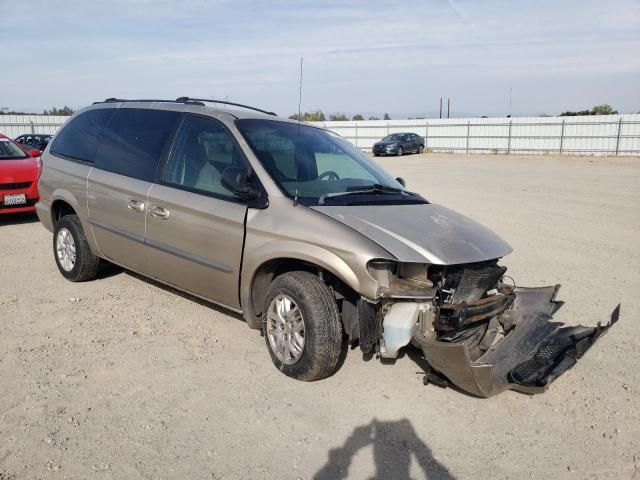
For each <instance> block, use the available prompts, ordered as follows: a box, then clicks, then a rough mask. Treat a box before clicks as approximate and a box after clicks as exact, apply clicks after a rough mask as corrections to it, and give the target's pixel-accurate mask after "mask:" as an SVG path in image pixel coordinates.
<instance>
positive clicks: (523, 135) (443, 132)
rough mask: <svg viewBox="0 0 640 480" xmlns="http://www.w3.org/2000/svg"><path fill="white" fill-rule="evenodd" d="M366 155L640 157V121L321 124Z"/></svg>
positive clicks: (9, 118)
mask: <svg viewBox="0 0 640 480" xmlns="http://www.w3.org/2000/svg"><path fill="white" fill-rule="evenodd" d="M67 118H68V117H64V116H46V115H0V133H4V134H5V135H7V136H9V137H12V138H15V137H17V136H18V135H21V134H23V133H55V131H56V130H57V129H58V127H59V126H60V125H62V124H63V123H64V122H65V121H66V119H67ZM315 124H316V125H319V126H322V127H325V128H328V129H329V130H331V131H334V132H336V133H338V134H340V135H342V136H343V137H345V138H346V139H348V140H350V141H351V142H352V143H353V144H355V145H356V146H357V147H359V148H361V149H363V150H370V149H371V147H372V146H373V144H374V143H375V142H376V141H377V140H380V139H381V138H382V137H384V136H385V135H388V134H390V133H396V132H413V133H416V134H418V135H420V136H422V137H424V139H425V147H426V149H427V151H434V152H466V153H473V152H483V153H566V154H594V155H640V115H639V114H632V115H594V116H581V117H521V118H450V119H441V120H440V119H434V120H432V119H417V120H363V121H346V122H316V123H315Z"/></svg>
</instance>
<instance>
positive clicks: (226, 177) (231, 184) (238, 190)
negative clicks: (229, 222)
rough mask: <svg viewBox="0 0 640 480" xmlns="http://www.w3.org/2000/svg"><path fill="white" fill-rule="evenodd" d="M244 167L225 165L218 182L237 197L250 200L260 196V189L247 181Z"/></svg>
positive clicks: (247, 177)
mask: <svg viewBox="0 0 640 480" xmlns="http://www.w3.org/2000/svg"><path fill="white" fill-rule="evenodd" d="M247 173H248V172H247V171H246V170H245V169H244V168H238V167H227V168H225V169H224V170H223V171H222V175H221V176H220V183H222V186H223V187H224V188H226V189H227V190H229V191H230V192H231V193H233V194H234V195H236V196H238V198H240V199H242V200H244V201H246V202H251V201H253V200H255V199H256V198H258V197H259V196H260V191H259V190H258V189H257V188H256V186H255V185H253V184H252V183H251V182H250V181H249V176H248V175H247Z"/></svg>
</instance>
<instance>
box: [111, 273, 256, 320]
mask: <svg viewBox="0 0 640 480" xmlns="http://www.w3.org/2000/svg"><path fill="white" fill-rule="evenodd" d="M115 268H120V267H115ZM121 271H124V273H126V274H127V275H129V276H131V277H133V278H135V279H136V280H140V281H142V282H145V283H148V284H149V285H153V286H154V287H158V288H160V289H162V290H164V291H165V292H169V293H172V294H173V295H178V296H180V297H182V298H185V299H187V300H191V301H192V302H195V303H197V304H199V305H202V306H203V307H207V308H210V309H211V310H215V311H216V312H220V313H224V314H225V315H228V316H229V317H232V318H235V319H236V320H241V321H242V322H244V318H243V317H242V315H240V314H239V313H237V312H234V311H233V310H229V309H227V308H224V307H221V306H220V305H217V304H215V303H213V302H209V301H207V300H203V299H202V298H199V297H196V296H195V295H191V294H189V293H186V292H183V291H181V290H177V289H175V288H173V287H170V286H169V285H165V284H164V283H160V282H158V281H156V280H153V279H151V278H148V277H144V276H142V275H140V274H138V273H135V272H132V271H130V270H124V269H122V270H121Z"/></svg>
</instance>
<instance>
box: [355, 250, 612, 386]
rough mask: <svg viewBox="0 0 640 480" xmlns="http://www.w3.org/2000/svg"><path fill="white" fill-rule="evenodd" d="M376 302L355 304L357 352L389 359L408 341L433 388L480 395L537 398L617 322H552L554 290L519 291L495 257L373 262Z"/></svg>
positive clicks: (528, 289)
mask: <svg viewBox="0 0 640 480" xmlns="http://www.w3.org/2000/svg"><path fill="white" fill-rule="evenodd" d="M369 271H370V274H371V275H372V276H373V277H374V278H376V279H377V280H378V281H379V284H380V302H378V303H377V304H370V303H366V302H364V301H361V302H360V304H359V305H358V315H359V317H360V318H359V327H360V332H359V337H360V345H361V347H362V348H363V350H365V351H366V350H367V349H369V350H371V349H372V348H373V347H374V346H376V345H377V349H378V353H379V354H380V356H381V357H383V358H395V357H397V355H398V352H399V350H400V348H402V347H403V346H405V345H407V344H408V343H409V342H411V343H413V345H415V346H417V347H418V348H419V349H420V350H422V352H423V354H424V357H425V359H426V361H427V362H428V364H429V368H430V371H429V372H428V373H427V377H426V379H430V380H431V381H433V383H439V384H442V383H445V384H446V383H451V384H453V385H455V386H456V387H458V388H460V389H462V390H464V391H466V392H468V393H470V394H473V395H477V396H479V397H490V396H492V395H496V394H498V393H500V392H502V391H504V390H508V389H511V390H517V391H520V392H525V393H540V392H542V391H544V390H546V388H547V387H548V386H549V385H550V384H551V382H553V381H554V380H555V379H556V378H558V377H559V376H560V375H561V374H562V373H564V372H565V371H567V370H568V369H570V368H571V367H573V365H575V363H576V362H577V360H578V359H579V358H580V357H581V356H582V355H583V354H584V353H585V352H586V351H587V350H588V349H589V348H590V347H591V346H592V345H593V343H594V342H595V341H596V340H597V339H598V338H599V337H600V336H601V335H602V334H604V333H605V332H606V331H607V330H608V329H609V327H611V325H613V324H614V323H615V322H616V321H617V320H618V317H619V307H620V306H619V305H618V307H616V309H615V310H614V312H613V313H612V315H611V320H610V322H609V323H608V324H607V325H605V326H601V325H600V323H598V325H597V326H596V327H583V326H566V325H564V324H563V323H561V322H557V321H555V320H554V319H553V314H554V313H555V312H556V311H558V309H559V308H560V307H561V306H562V302H559V301H556V295H557V293H558V290H559V288H560V285H555V286H550V287H541V288H524V287H518V286H516V285H515V282H513V281H509V280H511V279H510V277H507V276H505V273H506V267H503V266H500V265H498V261H497V260H491V261H487V262H477V263H470V264H464V265H452V266H442V265H429V266H427V265H424V264H394V263H393V262H372V263H371V264H370V266H369Z"/></svg>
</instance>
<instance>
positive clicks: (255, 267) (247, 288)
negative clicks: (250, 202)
mask: <svg viewBox="0 0 640 480" xmlns="http://www.w3.org/2000/svg"><path fill="white" fill-rule="evenodd" d="M341 253H344V257H343V256H339V255H337V254H336V253H334V252H332V251H330V250H327V249H325V248H322V247H319V246H317V245H313V244H309V243H304V242H298V241H293V240H289V241H283V240H273V241H270V242H268V243H266V244H263V245H262V246H261V247H260V248H258V249H255V248H245V255H246V256H245V258H244V259H243V265H242V275H241V279H240V302H241V304H242V310H243V312H244V313H245V319H246V320H247V323H248V324H249V326H251V327H252V328H259V327H258V326H257V324H256V322H257V318H256V316H255V313H254V311H253V305H252V302H251V293H252V289H253V284H254V280H255V278H256V274H257V272H258V271H259V270H260V268H261V267H262V266H263V265H264V264H266V263H267V262H269V261H272V260H277V259H294V260H301V261H304V262H307V263H310V264H313V265H317V266H318V267H320V268H322V269H324V270H326V271H328V272H330V273H332V274H333V275H335V276H336V277H337V278H339V279H340V280H341V281H342V282H344V283H345V284H346V285H348V286H349V287H350V288H352V289H353V290H354V291H356V292H357V293H358V294H360V295H362V296H363V297H365V298H370V299H373V298H375V297H376V294H377V289H378V282H377V281H376V280H375V279H373V278H372V277H371V276H370V275H368V274H367V272H366V271H364V270H363V271H362V272H357V271H356V269H357V267H358V266H361V268H364V265H366V264H367V261H368V258H364V257H362V258H360V257H361V256H359V255H358V254H356V253H354V252H341ZM349 257H351V258H349ZM345 258H346V259H349V260H352V261H350V262H347V261H346V260H345Z"/></svg>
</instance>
